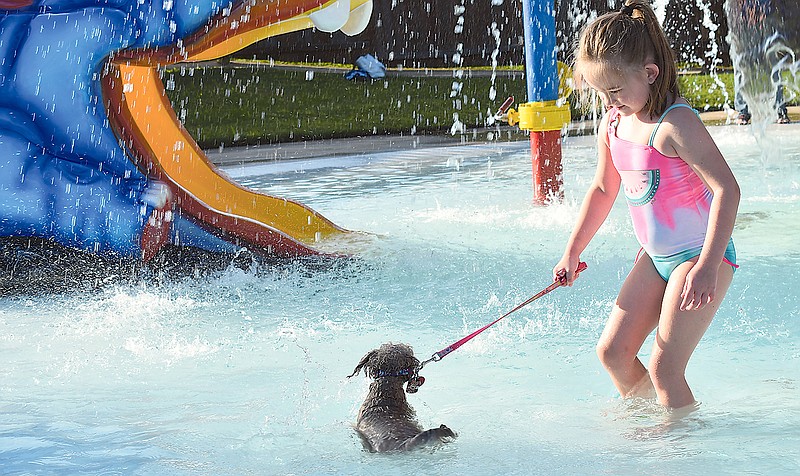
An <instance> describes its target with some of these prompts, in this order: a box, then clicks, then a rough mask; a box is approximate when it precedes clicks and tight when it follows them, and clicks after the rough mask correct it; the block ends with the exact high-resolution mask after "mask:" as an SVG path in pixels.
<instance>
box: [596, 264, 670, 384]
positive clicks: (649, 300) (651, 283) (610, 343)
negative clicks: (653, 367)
mask: <svg viewBox="0 0 800 476" xmlns="http://www.w3.org/2000/svg"><path fill="white" fill-rule="evenodd" d="M665 288H666V283H665V282H664V280H663V279H661V277H660V276H659V275H658V273H657V272H656V269H655V267H653V263H652V261H650V257H649V256H647V255H646V254H643V255H642V256H641V258H639V260H638V261H637V262H636V264H635V265H634V266H633V269H632V270H631V272H630V274H629V275H628V277H627V278H626V279H625V282H624V283H623V285H622V289H620V292H619V296H618V297H617V302H616V303H615V305H614V309H613V310H612V311H611V316H610V317H609V318H608V322H606V327H605V329H604V330H603V334H602V335H601V336H600V341H599V342H598V343H597V355H598V357H599V358H600V362H601V363H602V364H603V366H604V367H605V368H606V370H607V371H608V373H609V375H610V376H611V380H612V381H613V383H614V386H616V387H617V390H618V391H619V393H620V395H621V396H622V397H623V398H628V397H639V396H642V397H649V396H653V385H652V384H651V383H650V378H649V377H648V374H647V369H646V368H645V367H644V365H643V364H642V362H641V361H640V360H639V358H638V357H637V356H636V355H637V354H638V352H639V349H641V347H642V344H643V343H644V341H645V339H646V338H647V336H648V335H649V334H650V332H652V331H653V329H655V328H656V326H658V318H659V314H660V312H661V301H662V299H663V297H664V289H665Z"/></svg>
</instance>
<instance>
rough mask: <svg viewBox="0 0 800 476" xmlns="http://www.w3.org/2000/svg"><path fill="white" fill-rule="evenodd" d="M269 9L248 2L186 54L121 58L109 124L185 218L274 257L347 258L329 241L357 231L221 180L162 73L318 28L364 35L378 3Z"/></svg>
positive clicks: (113, 68)
mask: <svg viewBox="0 0 800 476" xmlns="http://www.w3.org/2000/svg"><path fill="white" fill-rule="evenodd" d="M270 3H274V2H263V1H259V2H255V5H254V4H252V3H250V2H243V3H242V4H241V5H244V4H247V8H246V9H239V10H234V11H233V12H231V13H230V14H229V15H227V16H224V17H221V18H219V19H217V20H215V22H214V27H213V28H210V29H208V30H207V31H205V32H204V33H203V34H202V35H199V36H197V37H195V38H192V39H190V40H189V41H187V42H186V43H185V44H183V45H182V46H181V47H180V48H177V47H167V48H161V49H155V50H134V51H129V52H122V53H121V54H118V55H117V56H115V57H114V59H113V60H112V61H111V64H110V67H109V70H108V72H107V73H106V75H105V77H104V79H103V92H104V96H105V98H106V101H107V105H108V108H109V118H110V120H111V121H112V126H113V127H114V129H115V131H116V132H117V134H118V135H119V137H120V138H121V139H122V140H123V141H124V143H125V147H126V148H127V149H128V150H129V151H130V153H131V154H133V156H134V158H135V160H136V161H137V165H138V166H139V168H140V169H141V170H143V171H145V173H147V174H148V175H149V176H150V177H153V178H155V179H158V180H161V181H163V182H165V183H167V184H168V186H169V187H170V188H171V189H172V192H173V194H174V195H175V199H176V206H177V208H178V209H179V210H178V213H181V214H183V215H184V216H187V215H188V216H189V217H191V218H192V219H194V220H195V221H196V222H198V223H199V224H200V225H201V226H203V227H205V228H207V229H209V230H210V231H212V232H214V233H215V234H217V235H220V236H222V237H223V238H225V239H228V240H230V241H233V242H243V243H244V244H248V245H251V246H255V247H257V248H259V249H261V250H264V251H266V252H267V253H268V254H273V255H279V256H298V255H315V254H331V255H337V254H347V252H346V251H345V250H331V246H330V245H326V244H325V243H326V241H327V242H329V243H331V244H332V245H333V246H339V245H343V244H344V242H346V241H348V240H337V239H336V238H337V237H343V236H344V235H348V234H350V233H351V232H348V231H347V230H344V229H342V228H339V227H337V226H336V225H334V224H333V223H332V222H330V221H329V220H327V219H326V218H324V217H322V216H321V215H319V214H318V213H316V212H315V211H313V210H311V209H310V208H308V207H305V206H303V205H302V204H300V203H297V202H294V201H291V200H287V199H284V198H276V197H271V196H268V195H264V194H260V193H257V192H254V191H252V190H248V189H247V188H245V187H242V186H240V185H238V184H236V183H234V182H232V181H231V180H229V179H228V178H226V177H224V176H222V175H221V174H220V173H219V171H218V170H217V169H216V167H215V166H214V165H213V164H212V163H211V162H210V161H209V160H208V158H207V157H206V155H205V154H204V153H203V151H202V150H201V149H200V148H199V146H198V145H197V143H196V142H195V141H194V139H193V138H192V137H191V136H190V134H189V133H188V132H187V131H186V129H185V128H184V127H183V126H182V125H181V123H180V121H179V120H178V118H177V116H176V114H175V112H174V110H173V109H172V105H171V104H170V102H169V99H168V98H167V95H166V92H165V90H164V85H163V83H162V82H161V78H160V76H159V73H158V69H157V68H158V67H159V66H163V65H165V64H171V63H175V62H177V61H200V60H207V59H213V58H216V57H219V56H223V55H226V54H230V53H232V52H234V51H236V50H238V49H241V48H244V47H245V46H248V45H249V44H251V43H253V42H255V41H258V40H260V39H262V38H266V37H268V36H274V35H276V34H280V33H285V32H288V31H294V30H299V29H304V28H309V27H312V26H316V27H317V28H319V29H323V28H327V29H326V30H325V31H333V30H330V29H331V28H333V29H341V30H342V31H345V32H349V33H354V32H355V33H357V32H358V31H361V30H363V28H364V27H365V26H366V22H367V21H368V20H369V15H370V14H371V11H372V3H371V0H367V1H365V0H350V1H348V0H337V1H333V2H327V3H324V4H322V5H320V2H319V1H317V2H316V4H317V6H316V7H314V8H311V9H308V10H304V4H309V1H308V0H297V1H296V2H293V3H296V4H297V5H295V8H286V9H284V12H286V11H288V12H289V14H291V15H292V16H291V17H290V18H280V17H276V16H275V8H274V6H273V7H272V9H270V8H269V6H270ZM281 3H282V4H284V5H285V4H287V3H291V2H281ZM259 6H260V7H261V8H262V10H263V11H262V12H261V13H263V15H261V16H259V14H258V8H259ZM306 6H307V5H306ZM237 19H238V20H237ZM346 30H347V31H346ZM356 30H357V31H356ZM323 249H327V251H322V250H323Z"/></svg>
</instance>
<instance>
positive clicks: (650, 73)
mask: <svg viewBox="0 0 800 476" xmlns="http://www.w3.org/2000/svg"><path fill="white" fill-rule="evenodd" d="M644 72H645V73H646V74H647V83H648V84H653V83H655V82H656V78H658V73H659V72H660V71H659V69H658V65H657V64H655V63H647V64H646V65H644Z"/></svg>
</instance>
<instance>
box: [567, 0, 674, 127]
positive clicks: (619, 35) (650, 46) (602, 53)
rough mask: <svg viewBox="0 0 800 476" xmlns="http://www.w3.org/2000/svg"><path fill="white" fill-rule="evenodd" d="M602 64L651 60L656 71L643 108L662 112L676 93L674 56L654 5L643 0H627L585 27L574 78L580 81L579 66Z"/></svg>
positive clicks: (622, 66) (627, 65)
mask: <svg viewBox="0 0 800 476" xmlns="http://www.w3.org/2000/svg"><path fill="white" fill-rule="evenodd" d="M597 63H600V64H602V65H603V66H604V67H611V68H615V69H617V70H619V71H624V70H625V69H627V68H630V67H635V68H638V67H640V66H644V65H645V64H648V63H654V64H655V65H657V66H658V70H659V74H658V77H656V80H655V82H654V83H653V84H652V85H651V86H650V97H649V98H648V100H647V104H646V105H645V110H647V112H648V113H649V114H650V115H651V116H659V115H661V114H662V113H663V112H664V111H665V110H666V108H667V107H668V106H669V102H671V101H674V100H675V99H676V98H677V97H678V96H679V95H680V91H679V89H678V75H677V71H676V68H675V56H674V55H673V52H672V48H670V45H669V41H668V40H667V37H666V35H665V34H664V30H662V29H661V25H659V23H658V19H657V18H656V15H655V13H654V12H653V9H652V8H650V5H648V4H647V3H645V2H644V1H642V0H627V1H625V2H624V4H623V6H622V8H621V9H620V10H619V11H616V12H610V13H606V14H605V15H602V16H600V17H599V18H597V19H596V20H595V21H593V22H592V23H590V24H589V25H587V26H586V28H584V30H583V32H582V33H581V36H580V40H579V43H578V47H577V49H576V52H575V65H574V66H575V67H574V71H575V81H576V84H577V85H581V84H582V83H583V81H582V79H583V73H582V70H583V69H586V68H592V67H595V64H597Z"/></svg>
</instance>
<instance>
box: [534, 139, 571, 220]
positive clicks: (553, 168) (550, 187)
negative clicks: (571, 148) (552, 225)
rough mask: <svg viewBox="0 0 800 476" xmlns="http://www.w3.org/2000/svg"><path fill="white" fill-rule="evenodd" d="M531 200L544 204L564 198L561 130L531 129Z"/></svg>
mask: <svg viewBox="0 0 800 476" xmlns="http://www.w3.org/2000/svg"><path fill="white" fill-rule="evenodd" d="M531 164H532V166H533V201H534V202H535V203H536V204H538V205H546V204H547V203H549V202H551V201H559V200H561V199H563V198H564V191H563V190H562V187H561V186H562V184H563V179H562V175H561V130H557V131H542V132H535V131H531Z"/></svg>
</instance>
